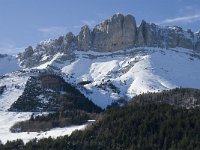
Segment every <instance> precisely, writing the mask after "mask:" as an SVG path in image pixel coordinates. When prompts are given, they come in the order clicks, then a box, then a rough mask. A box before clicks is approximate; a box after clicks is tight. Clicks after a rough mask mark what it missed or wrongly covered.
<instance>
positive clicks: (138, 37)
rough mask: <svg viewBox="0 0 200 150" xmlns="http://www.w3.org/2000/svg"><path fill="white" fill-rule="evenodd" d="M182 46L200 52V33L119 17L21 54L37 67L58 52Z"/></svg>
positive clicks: (20, 55) (24, 63) (22, 63)
mask: <svg viewBox="0 0 200 150" xmlns="http://www.w3.org/2000/svg"><path fill="white" fill-rule="evenodd" d="M144 46H146V47H161V48H174V47H182V48H188V49H193V50H196V51H200V33H193V32H192V31H191V30H188V31H184V30H183V29H182V28H181V27H177V26H175V27H160V26H158V25H155V24H149V23H147V22H145V21H142V22H141V25H140V26H139V27H137V26H136V21H135V18H134V17H133V16H131V15H126V16H124V15H122V14H115V15H113V16H112V17H111V18H109V19H107V20H105V21H104V22H102V23H100V24H98V25H96V26H95V27H94V28H93V29H90V28H89V27H88V26H87V25H86V26H83V27H82V28H81V31H80V32H79V34H78V35H77V36H75V35H73V33H71V32H69V33H67V35H66V36H61V37H59V38H58V39H56V40H51V41H49V42H43V43H40V44H39V45H38V46H36V48H35V49H33V48H32V47H28V48H26V49H25V52H24V53H21V54H19V59H20V60H21V65H22V66H23V65H24V66H26V67H27V66H29V67H31V66H34V64H35V63H36V62H38V61H41V60H42V59H43V58H42V57H43V56H44V55H45V56H46V58H47V59H45V61H48V60H50V59H52V55H54V54H56V53H58V52H64V53H65V54H71V53H73V50H83V51H87V50H94V51H117V50H124V49H128V48H133V47H144Z"/></svg>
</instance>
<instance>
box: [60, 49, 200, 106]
mask: <svg viewBox="0 0 200 150" xmlns="http://www.w3.org/2000/svg"><path fill="white" fill-rule="evenodd" d="M76 55H77V57H78V58H77V59H76V60H75V61H74V62H72V63H71V64H69V65H66V66H64V67H63V68H61V70H62V72H63V73H65V74H66V75H68V78H66V80H67V81H68V82H71V83H73V84H78V83H79V82H81V81H92V83H91V84H88V85H85V86H84V88H82V89H81V90H82V92H83V93H84V94H85V95H86V96H88V97H89V98H90V99H91V100H93V101H94V102H95V103H96V104H97V105H99V106H101V107H104V108H105V107H106V106H107V105H108V104H110V103H111V102H112V101H113V100H116V99H118V98H120V97H124V98H128V99H130V98H132V97H133V96H134V95H136V94H141V93H143V92H158V91H162V90H167V89H172V88H175V87H180V86H181V87H193V88H200V76H199V74H200V67H199V66H200V54H199V53H195V52H194V51H193V50H188V49H183V48H174V49H161V48H135V49H132V50H127V51H118V52H115V53H110V52H108V53H105V52H104V53H101V52H94V51H88V52H79V51H77V52H76ZM192 55H195V56H196V57H194V56H192ZM109 80H110V81H111V83H112V84H114V85H115V86H116V87H117V88H118V89H119V91H120V93H119V94H118V93H114V92H112V90H111V89H109V87H107V88H106V89H101V88H98V87H97V86H98V85H100V84H101V83H105V82H106V81H109Z"/></svg>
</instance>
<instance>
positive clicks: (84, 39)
mask: <svg viewBox="0 0 200 150" xmlns="http://www.w3.org/2000/svg"><path fill="white" fill-rule="evenodd" d="M91 48H92V33H91V30H90V29H89V27H88V26H87V25H85V26H83V27H82V28H81V31H80V33H79V35H78V49H79V50H90V49H91Z"/></svg>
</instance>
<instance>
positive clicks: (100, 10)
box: [0, 0, 200, 54]
mask: <svg viewBox="0 0 200 150" xmlns="http://www.w3.org/2000/svg"><path fill="white" fill-rule="evenodd" d="M115 13H122V14H125V15H126V14H131V15H133V16H134V17H135V18H136V21H137V25H138V26H139V25H140V23H141V20H145V21H147V22H150V23H156V24H158V25H162V26H168V25H170V26H171V25H178V26H181V27H182V28H184V29H192V31H194V32H197V31H198V30H200V0H0V53H8V54H16V53H18V52H21V51H23V50H24V48H26V47H28V46H29V45H32V46H35V45H36V44H37V43H39V42H40V41H42V40H48V39H50V38H51V39H54V38H56V37H58V36H60V35H65V34H66V33H67V32H69V31H72V32H73V33H74V34H78V32H79V31H80V28H81V26H83V25H85V24H87V25H89V26H90V27H91V28H92V27H94V25H96V24H98V23H100V22H102V21H103V20H105V19H106V18H108V17H110V16H112V15H113V14H115Z"/></svg>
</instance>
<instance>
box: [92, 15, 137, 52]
mask: <svg viewBox="0 0 200 150" xmlns="http://www.w3.org/2000/svg"><path fill="white" fill-rule="evenodd" d="M136 31H137V27H136V22H135V18H134V17H133V16H131V15H127V16H123V15H122V14H116V15H114V16H112V17H111V18H110V19H107V20H106V21H104V22H103V23H101V24H99V25H97V26H95V27H94V29H93V31H92V34H93V42H92V43H93V48H94V49H95V50H98V51H102V50H103V51H105V50H106V51H115V50H120V49H127V48H131V47H133V46H134V44H135V41H136Z"/></svg>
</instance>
